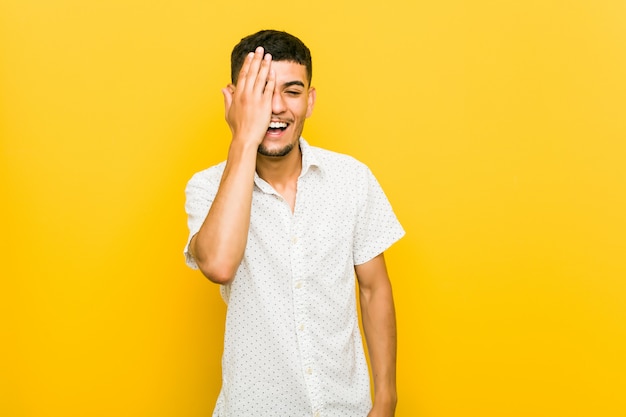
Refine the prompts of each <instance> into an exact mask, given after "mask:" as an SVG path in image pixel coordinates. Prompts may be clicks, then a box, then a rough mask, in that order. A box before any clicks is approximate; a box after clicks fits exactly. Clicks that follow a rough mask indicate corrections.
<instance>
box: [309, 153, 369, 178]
mask: <svg viewBox="0 0 626 417" xmlns="http://www.w3.org/2000/svg"><path fill="white" fill-rule="evenodd" d="M311 152H312V153H313V154H314V155H315V158H316V159H317V161H318V163H319V166H320V167H321V168H322V170H324V171H328V172H330V173H340V174H344V175H345V174H352V175H362V174H363V173H365V172H369V171H370V170H369V168H368V167H367V165H366V164H364V163H363V162H361V161H359V160H358V159H356V158H355V157H353V156H351V155H347V154H343V153H339V152H335V151H331V150H328V149H324V148H318V147H315V146H311Z"/></svg>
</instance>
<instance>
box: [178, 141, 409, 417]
mask: <svg viewBox="0 0 626 417" xmlns="http://www.w3.org/2000/svg"><path fill="white" fill-rule="evenodd" d="M300 148H301V150H302V172H301V174H300V177H299V178H298V185H297V194H296V203H295V208H294V212H293V213H292V212H291V209H290V207H289V204H288V203H287V202H286V201H285V200H284V199H283V198H282V197H281V196H280V195H279V194H278V193H277V192H276V191H275V190H274V189H273V188H272V187H271V186H270V185H269V184H268V183H267V182H265V181H264V180H263V179H261V178H260V177H259V176H258V175H255V179H254V183H255V187H254V191H253V196H252V213H251V219H250V229H249V233H248V241H247V246H246V250H245V253H244V257H243V260H242V262H241V265H240V266H239V269H238V271H237V274H236V277H235V279H234V280H233V282H232V283H231V284H229V285H228V286H222V287H221V290H222V297H223V298H224V300H225V301H226V303H227V304H228V309H227V314H226V333H225V336H224V353H223V356H222V389H221V392H220V395H219V397H218V400H217V404H216V407H215V411H214V413H213V416H214V417H257V416H258V417H265V416H267V417H270V416H271V417H303V416H319V417H321V416H333V417H338V416H346V417H348V416H349V417H364V416H366V415H367V414H368V412H369V411H370V409H371V398H370V388H369V373H368V369H367V364H366V361H365V356H364V351H363V344H362V342H361V335H360V331H359V324H358V317H357V310H356V297H355V278H354V265H358V264H362V263H365V262H367V261H369V260H370V259H372V258H374V257H376V256H377V255H379V254H380V253H382V252H383V251H385V250H386V249H387V248H388V247H389V246H391V245H392V244H393V243H394V242H395V241H397V240H398V239H400V238H401V237H402V236H403V235H404V230H403V229H402V227H401V226H400V224H399V222H398V220H397V219H396V216H395V215H394V213H393V211H392V209H391V206H390V204H389V202H388V200H387V198H386V197H385V195H384V193H383V191H382V189H381V188H380V185H379V184H378V182H377V181H376V179H375V178H374V176H373V175H372V173H371V172H370V170H369V169H368V168H367V167H366V166H365V165H363V164H362V163H360V162H358V161H356V160H355V159H354V158H351V157H349V156H346V155H341V154H337V153H333V152H330V151H327V150H323V149H320V148H315V147H311V146H309V145H308V144H307V142H306V141H304V139H300ZM224 166H225V162H223V163H221V164H219V165H216V166H214V167H211V168H209V169H206V170H204V171H201V172H199V173H197V174H195V175H194V176H193V177H192V178H191V180H190V181H189V183H188V184H187V188H186V196H187V201H186V205H185V208H186V211H187V214H188V226H189V231H190V233H189V240H191V237H192V236H193V235H195V234H196V233H197V232H198V230H199V229H200V226H201V225H202V223H203V221H204V218H205V217H206V214H207V213H208V210H209V207H210V206H211V203H212V201H213V199H214V197H215V194H216V193H217V188H218V185H219V182H220V178H221V176H222V173H223V170H224ZM188 246H189V243H187V247H186V248H185V256H186V260H187V263H188V265H189V266H190V267H192V268H197V265H196V263H195V261H194V259H193V258H192V256H191V254H190V253H189V251H188Z"/></svg>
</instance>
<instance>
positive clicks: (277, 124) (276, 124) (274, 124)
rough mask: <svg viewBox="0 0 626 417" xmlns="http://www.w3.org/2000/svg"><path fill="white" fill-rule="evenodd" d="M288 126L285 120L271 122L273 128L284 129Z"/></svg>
mask: <svg viewBox="0 0 626 417" xmlns="http://www.w3.org/2000/svg"><path fill="white" fill-rule="evenodd" d="M286 127H287V123H285V122H270V128H271V129H284V128H286Z"/></svg>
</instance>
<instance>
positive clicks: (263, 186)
mask: <svg viewBox="0 0 626 417" xmlns="http://www.w3.org/2000/svg"><path fill="white" fill-rule="evenodd" d="M299 145H300V153H301V154H302V171H300V176H299V177H298V178H302V177H303V176H305V175H306V174H307V173H308V172H309V171H310V170H311V169H313V168H317V169H320V170H321V169H322V167H321V165H320V162H319V158H318V157H317V155H316V152H315V149H314V148H313V147H312V146H311V145H309V143H308V142H307V141H306V140H304V138H302V137H301V138H300V141H299ZM254 183H255V184H256V186H257V187H259V189H260V190H261V191H263V192H264V193H266V194H275V193H276V192H275V191H274V189H273V188H272V186H271V185H269V184H268V183H267V182H266V181H265V180H263V178H261V177H259V174H257V173H256V172H255V173H254Z"/></svg>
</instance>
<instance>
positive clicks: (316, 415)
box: [313, 411, 321, 417]
mask: <svg viewBox="0 0 626 417" xmlns="http://www.w3.org/2000/svg"><path fill="white" fill-rule="evenodd" d="M320 416H321V414H320V412H319V411H316V412H315V414H313V417H320Z"/></svg>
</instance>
